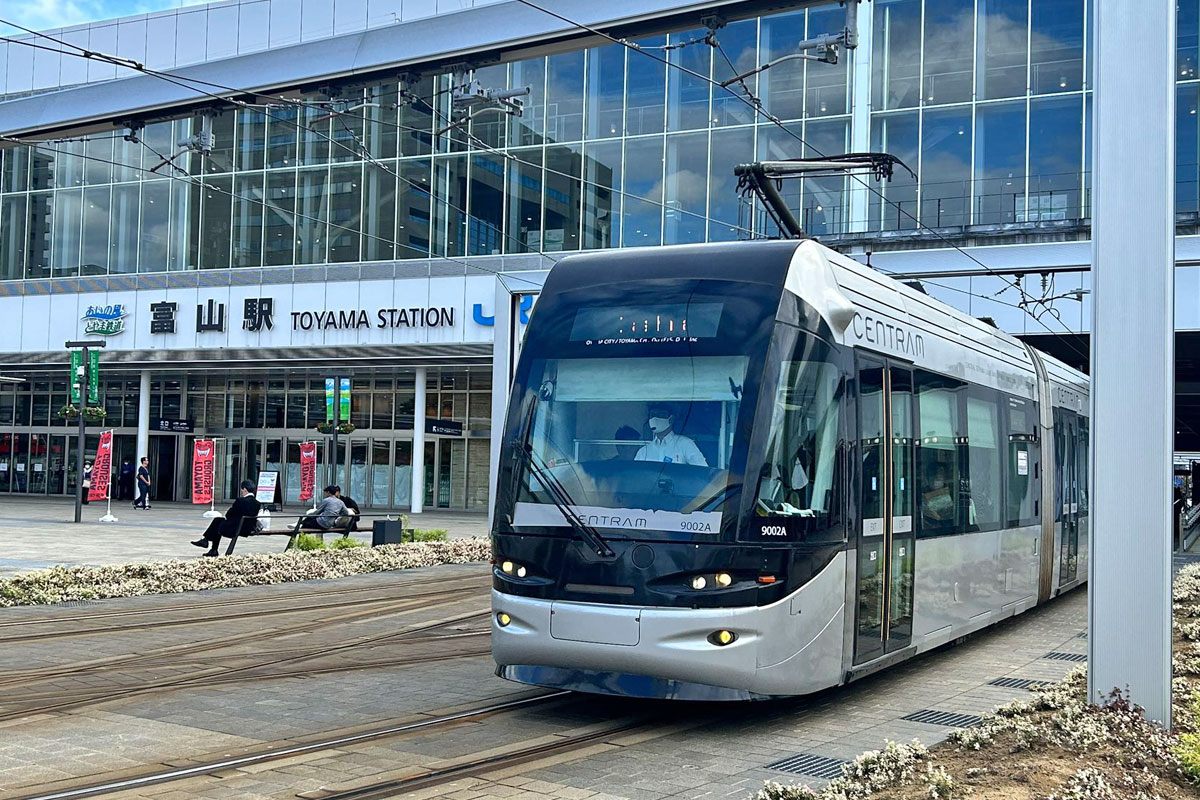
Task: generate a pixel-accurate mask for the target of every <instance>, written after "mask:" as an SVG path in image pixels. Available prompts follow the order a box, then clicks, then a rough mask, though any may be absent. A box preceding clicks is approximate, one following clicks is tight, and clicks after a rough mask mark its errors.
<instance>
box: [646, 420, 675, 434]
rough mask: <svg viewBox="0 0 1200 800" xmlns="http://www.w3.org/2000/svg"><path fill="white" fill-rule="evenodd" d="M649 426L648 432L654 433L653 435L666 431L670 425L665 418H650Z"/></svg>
mask: <svg viewBox="0 0 1200 800" xmlns="http://www.w3.org/2000/svg"><path fill="white" fill-rule="evenodd" d="M649 424H650V430H652V431H654V432H655V433H661V432H662V431H665V430H666V429H667V426H668V425H670V424H671V421H670V420H668V419H667V418H666V417H651V418H650V423H649Z"/></svg>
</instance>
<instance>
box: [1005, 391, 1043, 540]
mask: <svg viewBox="0 0 1200 800" xmlns="http://www.w3.org/2000/svg"><path fill="white" fill-rule="evenodd" d="M1037 419H1038V412H1037V406H1036V405H1034V404H1033V403H1032V402H1030V401H1029V400H1025V399H1022V398H1018V397H1010V398H1008V504H1007V505H1008V509H1007V513H1006V514H1005V522H1006V523H1007V524H1008V526H1009V527H1015V526H1017V525H1032V524H1034V523H1036V522H1037V518H1038V514H1037V512H1036V508H1037V506H1036V502H1037V494H1038V481H1037V474H1036V470H1037V464H1038V463H1039V462H1040V460H1041V457H1040V444H1039V442H1038V437H1037Z"/></svg>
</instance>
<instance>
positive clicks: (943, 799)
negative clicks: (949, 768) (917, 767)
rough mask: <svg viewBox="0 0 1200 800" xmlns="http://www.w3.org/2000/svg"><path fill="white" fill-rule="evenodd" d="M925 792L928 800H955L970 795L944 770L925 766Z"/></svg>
mask: <svg viewBox="0 0 1200 800" xmlns="http://www.w3.org/2000/svg"><path fill="white" fill-rule="evenodd" d="M925 791H926V793H927V794H928V795H929V800H957V798H961V797H964V796H965V795H967V794H970V791H971V790H970V789H962V788H960V787H959V786H958V784H956V783H955V782H954V779H953V778H952V777H950V773H949V772H946V768H945V767H943V766H941V765H938V766H936V767H935V766H934V765H933V764H927V765H926V767H925Z"/></svg>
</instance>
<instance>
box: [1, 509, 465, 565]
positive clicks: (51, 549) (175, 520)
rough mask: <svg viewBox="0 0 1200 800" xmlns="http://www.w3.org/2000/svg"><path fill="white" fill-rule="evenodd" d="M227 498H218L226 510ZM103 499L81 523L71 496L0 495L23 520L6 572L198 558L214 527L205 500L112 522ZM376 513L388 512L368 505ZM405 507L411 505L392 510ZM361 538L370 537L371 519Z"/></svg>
mask: <svg viewBox="0 0 1200 800" xmlns="http://www.w3.org/2000/svg"><path fill="white" fill-rule="evenodd" d="M227 507H228V504H220V505H218V507H217V510H219V511H223V510H224V509H225V508H227ZM105 508H106V506H105V504H103V503H91V504H89V505H86V506H84V507H83V522H81V523H79V524H75V522H74V519H75V501H74V500H73V499H68V498H33V497H12V496H6V497H3V498H0V519H6V520H17V519H19V520H21V523H20V530H19V532H18V531H16V530H13V531H12V532H11V534H10V535H8V536H6V537H5V543H4V548H3V550H2V551H0V577H4V576H7V575H13V574H16V573H19V572H26V571H28V570H32V569H42V568H45V567H49V566H53V565H55V564H67V565H77V564H87V565H95V564H124V563H129V562H144V561H162V560H166V559H173V558H198V557H199V555H200V552H201V551H200V550H199V549H197V548H195V547H193V546H192V545H190V544H188V542H189V541H190V540H192V539H197V538H199V537H200V535H201V534H202V533H203V532H204V529H205V528H206V527H207V526H208V520H207V519H204V517H203V516H202V515H203V513H204V512H205V511H206V510H207V507H206V506H193V505H190V504H187V503H155V504H154V505H153V506H152V507H151V509H150V510H149V511H135V510H133V509H132V508H130V504H129V503H126V502H121V503H116V502H114V503H113V507H112V508H113V514H114V515H116V517H117V518H118V521H117V522H114V523H101V522H99V521H98V520H99V518H100V517H101V516H102V515H103V514H104V512H105ZM302 510H303V509H301V508H300V506H299V505H298V504H292V505H290V506H287V507H286V508H285V511H284V512H283V513H279V514H276V515H275V517H274V518H273V520H272V523H273V524H274V526H275V527H277V528H279V529H282V528H283V526H284V525H285V524H288V523H293V522H295V521H296V517H297V516H298V515H299V514H300V513H301V511H302ZM366 513H369V514H371V515H375V514H381V513H386V510H382V509H370V510H369V511H368V512H366ZM393 513H396V514H399V513H405V514H407V512H406V511H402V510H401V511H394V512H393ZM408 516H409V521H410V524H412V525H413V526H415V527H418V528H445V529H446V530H447V531H448V532H449V534H450V537H451V538H454V539H458V538H463V537H468V536H486V535H487V515H486V514H480V513H476V512H466V511H444V510H437V511H428V512H426V513H424V514H418V515H411V514H410V515H408ZM364 527H365V528H367V530H366V531H364V532H363V533H360V534H357V536H358V538H361V539H364V540H367V541H369V540H370V530H369V529H370V525H369V524H368V525H365V526H364ZM286 543H287V539H285V538H283V537H279V536H260V537H251V538H248V539H243V540H241V541H239V542H238V545H237V551H236V552H238V553H276V552H279V551H280V550H282V549H283V547H284V545H285V544H286Z"/></svg>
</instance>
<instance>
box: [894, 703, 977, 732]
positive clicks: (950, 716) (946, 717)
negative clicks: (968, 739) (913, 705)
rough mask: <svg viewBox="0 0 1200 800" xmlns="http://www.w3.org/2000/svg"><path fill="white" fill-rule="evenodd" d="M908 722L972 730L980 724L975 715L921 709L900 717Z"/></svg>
mask: <svg viewBox="0 0 1200 800" xmlns="http://www.w3.org/2000/svg"><path fill="white" fill-rule="evenodd" d="M900 719H904V720H908V721H909V722H924V723H927V724H929V725H945V726H946V727H948V728H974V727H975V726H976V725H978V724H979V723H980V722H981V719H980V717H978V716H976V715H975V714H954V713H951V712H949V711H935V710H933V709H932V708H923V709H921V710H920V711H914V712H913V713H911V714H909V715H907V716H904V717H901V718H900Z"/></svg>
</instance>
